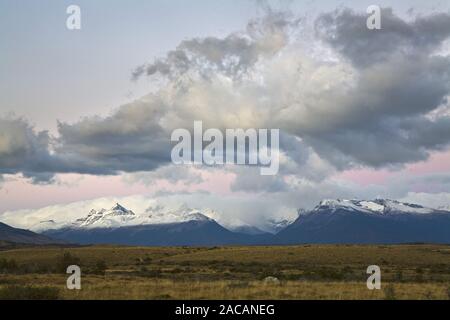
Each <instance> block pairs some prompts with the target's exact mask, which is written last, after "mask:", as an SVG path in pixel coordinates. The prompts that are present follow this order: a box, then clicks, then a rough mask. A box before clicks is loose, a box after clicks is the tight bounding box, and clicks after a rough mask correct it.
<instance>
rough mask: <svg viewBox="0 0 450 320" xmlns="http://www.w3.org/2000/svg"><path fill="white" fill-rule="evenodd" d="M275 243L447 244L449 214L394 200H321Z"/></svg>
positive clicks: (448, 241) (449, 233)
mask: <svg viewBox="0 0 450 320" xmlns="http://www.w3.org/2000/svg"><path fill="white" fill-rule="evenodd" d="M276 242H277V243H280V244H296V243H410V242H436V243H450V212H448V211H443V210H436V209H431V208H425V207H423V206H420V205H416V204H410V203H402V202H399V201H395V200H387V199H376V200H339V199H338V200H323V201H321V202H320V203H319V204H318V205H317V206H316V207H315V208H314V209H313V210H311V211H309V212H307V213H306V214H304V215H300V216H299V218H298V219H297V220H296V221H295V222H294V223H292V224H291V225H289V226H288V227H286V228H285V229H283V230H281V231H280V232H279V233H278V234H277V239H276Z"/></svg>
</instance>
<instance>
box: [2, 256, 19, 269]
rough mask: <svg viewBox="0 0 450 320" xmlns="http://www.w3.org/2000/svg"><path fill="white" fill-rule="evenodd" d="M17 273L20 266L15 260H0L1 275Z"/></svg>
mask: <svg viewBox="0 0 450 320" xmlns="http://www.w3.org/2000/svg"><path fill="white" fill-rule="evenodd" d="M17 271H18V266H17V263H16V261H15V260H14V259H11V260H7V259H4V258H2V259H0V273H16V272H17Z"/></svg>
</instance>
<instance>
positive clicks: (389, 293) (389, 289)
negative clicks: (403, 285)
mask: <svg viewBox="0 0 450 320" xmlns="http://www.w3.org/2000/svg"><path fill="white" fill-rule="evenodd" d="M384 298H385V299H386V300H396V299H397V297H396V295H395V288H394V286H393V285H392V284H390V285H388V286H386V288H384Z"/></svg>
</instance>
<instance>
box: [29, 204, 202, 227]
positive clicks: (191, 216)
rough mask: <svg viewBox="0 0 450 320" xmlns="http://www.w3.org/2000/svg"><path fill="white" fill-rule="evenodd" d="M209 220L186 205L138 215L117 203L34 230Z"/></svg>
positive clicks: (50, 222) (48, 223) (43, 222)
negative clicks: (110, 206)
mask: <svg viewBox="0 0 450 320" xmlns="http://www.w3.org/2000/svg"><path fill="white" fill-rule="evenodd" d="M208 220H211V219H210V218H208V217H207V216H206V215H204V214H203V213H202V212H200V211H199V210H196V209H191V208H188V207H186V206H184V205H182V206H179V207H175V208H167V207H163V206H160V205H157V206H154V207H149V208H147V210H146V211H145V212H144V213H141V214H137V213H134V212H133V211H132V210H129V209H127V208H125V207H124V206H122V205H120V204H119V203H116V205H115V206H113V207H112V208H111V209H104V208H103V209H100V210H96V209H92V210H91V211H90V212H89V213H88V215H86V216H85V217H82V218H79V219H76V220H75V221H73V222H62V223H57V222H55V221H54V220H47V221H41V222H40V223H39V224H38V225H36V226H34V229H35V230H39V231H46V230H52V229H62V228H72V229H103V228H111V229H114V228H121V227H130V226H137V225H158V224H171V223H182V222H188V221H208Z"/></svg>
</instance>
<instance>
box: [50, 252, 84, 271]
mask: <svg viewBox="0 0 450 320" xmlns="http://www.w3.org/2000/svg"><path fill="white" fill-rule="evenodd" d="M71 265H78V266H79V265H80V258H78V257H76V256H74V255H72V254H71V253H70V252H64V253H63V254H62V255H61V256H59V257H58V258H57V259H56V271H57V272H60V273H66V271H67V267H68V266H71Z"/></svg>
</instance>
